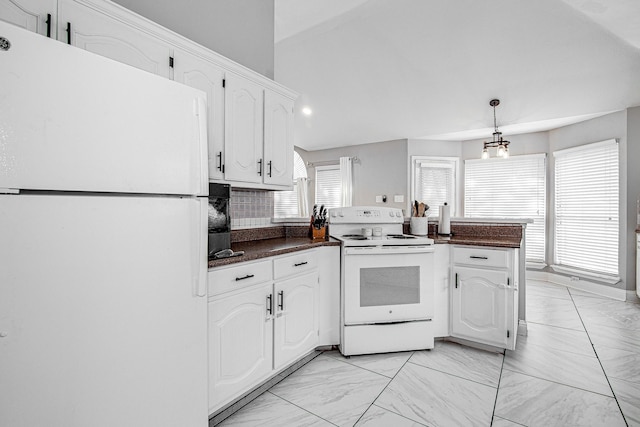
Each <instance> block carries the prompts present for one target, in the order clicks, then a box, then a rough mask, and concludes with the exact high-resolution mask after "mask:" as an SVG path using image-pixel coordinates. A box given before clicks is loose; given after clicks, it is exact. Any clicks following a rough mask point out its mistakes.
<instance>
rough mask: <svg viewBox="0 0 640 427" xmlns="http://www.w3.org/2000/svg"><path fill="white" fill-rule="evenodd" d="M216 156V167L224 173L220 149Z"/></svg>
mask: <svg viewBox="0 0 640 427" xmlns="http://www.w3.org/2000/svg"><path fill="white" fill-rule="evenodd" d="M216 157H217V158H218V166H217V169H218V170H219V171H220V172H222V173H224V165H223V164H222V151H220V152H219V153H218V154H216Z"/></svg>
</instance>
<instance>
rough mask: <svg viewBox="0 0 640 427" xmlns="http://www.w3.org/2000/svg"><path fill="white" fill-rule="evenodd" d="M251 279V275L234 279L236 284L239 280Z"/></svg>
mask: <svg viewBox="0 0 640 427" xmlns="http://www.w3.org/2000/svg"><path fill="white" fill-rule="evenodd" d="M252 277H253V274H247V275H246V276H244V277H236V282H239V281H240V280H244V279H251V278H252Z"/></svg>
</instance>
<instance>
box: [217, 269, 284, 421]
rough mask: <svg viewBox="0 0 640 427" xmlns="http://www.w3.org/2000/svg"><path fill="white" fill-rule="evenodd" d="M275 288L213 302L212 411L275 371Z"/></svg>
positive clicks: (266, 286) (264, 286) (255, 289)
mask: <svg viewBox="0 0 640 427" xmlns="http://www.w3.org/2000/svg"><path fill="white" fill-rule="evenodd" d="M272 288H273V285H272V284H271V283H270V282H269V283H266V284H261V285H255V286H251V287H249V288H247V289H242V290H240V291H235V292H231V293H229V294H223V295H221V296H218V297H215V298H213V299H212V300H211V301H210V302H209V410H210V411H213V410H215V409H216V408H218V407H219V406H221V405H223V404H224V403H226V402H227V401H229V400H230V399H231V398H233V397H234V396H236V395H239V394H241V393H242V392H244V391H245V390H246V389H248V388H250V387H251V386H253V385H254V384H256V383H258V382H260V381H261V380H262V379H264V378H266V377H267V376H269V374H270V373H271V370H272V369H273V353H272V346H273V344H272V343H273V320H272V316H271V314H269V310H270V309H271V305H272V304H271V303H270V301H269V299H270V298H272Z"/></svg>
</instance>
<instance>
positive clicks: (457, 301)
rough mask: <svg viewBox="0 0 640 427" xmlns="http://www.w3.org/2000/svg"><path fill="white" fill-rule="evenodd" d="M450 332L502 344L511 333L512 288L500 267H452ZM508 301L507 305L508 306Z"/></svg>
mask: <svg viewBox="0 0 640 427" xmlns="http://www.w3.org/2000/svg"><path fill="white" fill-rule="evenodd" d="M453 273H454V277H453V286H452V288H451V336H454V337H458V338H464V339H468V340H471V341H475V342H479V343H484V344H490V345H495V346H499V347H502V348H505V347H506V346H507V343H508V340H509V337H507V335H509V336H511V334H515V333H516V332H517V331H510V330H508V325H509V324H510V322H509V316H513V307H512V306H513V295H512V292H513V288H511V287H509V286H507V283H508V277H509V276H508V274H507V272H506V271H501V270H485V269H478V268H469V267H458V266H454V268H453ZM509 304H511V307H509Z"/></svg>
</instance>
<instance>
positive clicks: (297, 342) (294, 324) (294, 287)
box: [273, 272, 318, 369]
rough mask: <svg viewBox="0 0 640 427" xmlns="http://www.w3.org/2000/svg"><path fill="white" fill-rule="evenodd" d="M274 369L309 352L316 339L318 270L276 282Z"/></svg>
mask: <svg viewBox="0 0 640 427" xmlns="http://www.w3.org/2000/svg"><path fill="white" fill-rule="evenodd" d="M274 298H275V307H276V309H275V313H276V319H275V323H274V340H273V346H274V349H273V353H274V361H273V364H274V369H280V368H282V367H284V366H286V365H287V364H288V363H289V362H292V361H293V360H295V359H297V358H298V357H299V356H302V355H304V354H305V353H307V352H309V351H311V350H312V349H314V348H315V347H316V343H317V342H318V273H317V272H313V273H309V274H305V275H303V276H299V277H294V278H292V279H288V280H285V281H282V282H277V283H276V284H275V294H274Z"/></svg>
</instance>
